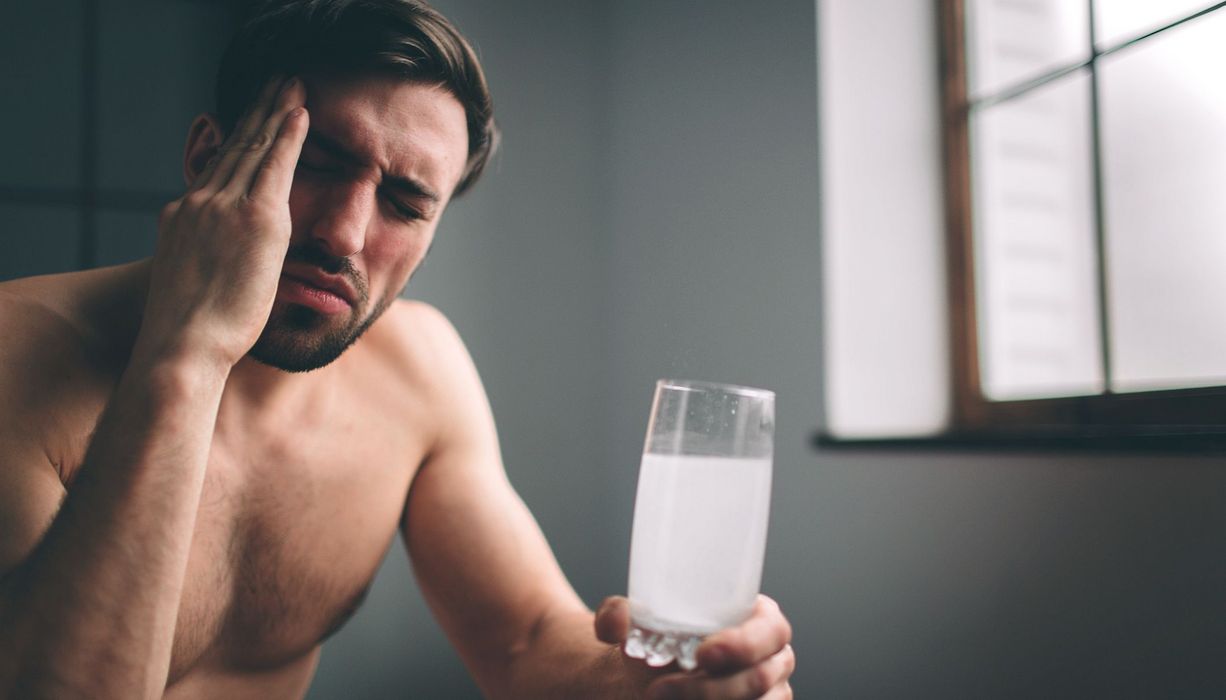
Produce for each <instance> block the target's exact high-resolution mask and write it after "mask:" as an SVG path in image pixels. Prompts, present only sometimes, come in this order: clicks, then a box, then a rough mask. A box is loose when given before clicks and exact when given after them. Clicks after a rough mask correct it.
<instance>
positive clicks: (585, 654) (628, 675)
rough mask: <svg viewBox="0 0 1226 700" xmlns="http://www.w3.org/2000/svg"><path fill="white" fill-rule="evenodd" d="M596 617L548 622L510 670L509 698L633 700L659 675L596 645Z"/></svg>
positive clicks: (579, 613) (575, 614)
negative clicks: (593, 630)
mask: <svg viewBox="0 0 1226 700" xmlns="http://www.w3.org/2000/svg"><path fill="white" fill-rule="evenodd" d="M593 619H594V617H593V615H592V613H591V612H588V611H586V610H567V611H565V612H559V613H555V614H552V615H548V616H546V617H545V618H544V619H542V621H541V624H540V625H538V628H537V630H536V633H535V634H534V635H533V639H532V641H531V643H530V644H529V645H528V646H527V647H526V648H525V649H524V650H523V652H522V653H520V654H519V655H518V656H517V658H516V659H515V661H514V663H513V664H512V668H511V681H510V683H509V686H510V687H508V688H507V689H506V691H507V692H506V693H505V694H503V695H500V696H499V697H506V698H542V699H548V700H554V699H557V700H564V699H570V698H592V699H593V700H630V699H631V698H641V697H642V696H643V690H644V689H645V688H646V687H647V684H648V683H650V682H651V680H652V679H653V678H654V677H655V676H656V675H659V673H658V672H656V671H653V670H652V669H649V668H647V667H645V666H644V665H643V664H642V663H639V662H635V661H634V660H632V659H628V658H626V657H625V655H623V654H622V653H621V649H620V648H619V647H617V646H615V645H611V644H605V643H603V642H601V641H599V640H597V639H596V638H595V636H594V634H593V632H592V627H593Z"/></svg>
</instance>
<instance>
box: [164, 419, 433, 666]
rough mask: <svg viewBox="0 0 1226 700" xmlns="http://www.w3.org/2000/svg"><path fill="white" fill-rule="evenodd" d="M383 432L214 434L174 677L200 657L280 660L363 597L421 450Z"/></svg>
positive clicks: (220, 661) (226, 662)
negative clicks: (282, 436) (264, 437)
mask: <svg viewBox="0 0 1226 700" xmlns="http://www.w3.org/2000/svg"><path fill="white" fill-rule="evenodd" d="M414 448H415V446H414V444H413V441H412V440H411V439H410V440H408V441H404V440H403V439H396V438H393V437H392V436H388V435H381V434H378V433H377V432H374V433H371V432H364V433H363V434H362V435H348V436H327V435H319V434H314V435H309V436H308V435H303V436H291V439H287V440H283V441H280V442H279V444H278V445H277V446H276V447H272V448H269V447H266V446H262V447H260V448H256V449H248V446H244V447H243V448H242V449H236V448H235V447H234V446H232V445H228V444H225V443H224V442H222V441H219V440H215V444H214V448H213V450H212V452H211V454H210V463H209V470H208V472H207V474H206V478H205V482H204V488H203V492H202V495H201V499H200V507H199V510H198V512H197V519H196V526H195V532H194V536H193V539H192V545H191V552H190V555H189V559H188V566H187V575H186V579H185V582H184V589H183V595H182V598H181V603H180V606H179V618H178V623H177V625H176V628H175V641H174V652H173V656H172V661H171V676H170V679H171V681H172V682H173V681H174V680H175V679H177V678H178V677H181V676H182V675H184V674H186V673H187V672H189V671H190V670H192V669H193V668H195V667H197V666H200V665H210V666H216V667H218V668H224V669H228V670H232V671H240V672H241V671H258V670H264V669H270V668H275V667H278V666H281V665H283V664H286V663H288V662H290V661H292V660H293V659H296V658H298V657H300V656H302V655H303V654H306V653H308V652H310V651H311V650H312V649H314V648H315V647H316V646H317V645H318V644H319V642H320V641H321V640H322V639H324V638H325V637H327V636H328V635H329V634H331V633H332V632H334V631H335V630H336V629H337V628H339V627H340V625H341V624H343V623H344V622H345V621H346V620H347V619H348V618H349V617H350V616H351V615H352V614H353V613H354V612H355V611H356V610H357V607H358V606H359V605H360V604H361V601H362V599H363V597H364V596H365V592H366V590H367V588H368V587H369V585H370V581H371V579H372V578H373V576H374V573H375V571H376V570H377V568H378V566H379V563H380V562H381V560H382V558H383V555H384V553H385V552H386V551H387V549H388V546H389V544H390V543H391V541H392V540H393V538H394V536H395V533H396V528H397V525H398V524H399V522H400V516H401V514H402V511H403V509H404V503H405V496H406V494H407V493H408V487H409V483H410V481H411V479H412V476H413V473H414V471H415V468H416V465H417V463H418V462H419V461H420V454H417V455H415V454H413V453H414V452H415V449H414Z"/></svg>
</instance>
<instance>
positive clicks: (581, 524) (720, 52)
mask: <svg viewBox="0 0 1226 700" xmlns="http://www.w3.org/2000/svg"><path fill="white" fill-rule="evenodd" d="M825 4H827V5H835V4H839V3H825ZM842 4H843V5H850V4H851V3H842ZM435 5H436V6H437V7H438V8H439V9H440V10H442V11H443V12H444V14H447V15H448V16H449V17H451V18H452V19H453V20H454V21H455V22H456V23H457V24H458V25H459V27H460V28H461V30H462V31H464V32H465V33H466V34H467V35H468V36H469V37H470V38H471V39H472V40H473V41H474V43H475V44H476V45H477V46H478V48H479V51H480V54H481V56H482V58H483V61H484V63H485V67H486V70H487V73H488V77H489V80H490V83H491V85H492V89H493V91H494V97H495V100H496V105H497V113H498V117H499V120H500V122H501V124H502V128H503V130H504V134H505V140H504V148H503V150H502V152H501V155H500V156H499V157H498V158H497V159H496V160H495V161H494V163H493V165H492V167H491V168H490V170H489V171H488V172H487V174H486V176H485V179H484V180H483V181H482V182H481V183H480V184H479V185H478V186H477V187H476V189H475V190H474V191H473V192H472V193H470V194H469V195H468V196H466V197H464V198H462V199H460V200H458V201H456V202H455V203H454V204H453V205H452V207H451V209H450V210H449V211H448V213H447V215H446V217H445V218H444V221H443V223H442V225H441V228H440V230H439V234H438V239H437V243H436V245H435V247H434V250H433V252H432V253H431V255H430V257H429V259H428V260H427V261H426V263H425V266H424V267H423V268H422V270H421V271H420V272H419V273H418V274H417V276H416V277H415V278H414V279H413V280H412V282H411V283H410V284H409V286H408V288H407V290H406V296H409V297H413V298H419V299H424V300H426V301H428V302H430V303H432V304H435V305H436V306H438V307H439V308H440V309H442V310H443V311H444V312H445V313H446V314H447V315H448V316H449V317H450V318H451V319H452V320H453V322H454V323H455V325H456V326H457V327H458V328H459V330H460V332H461V334H462V335H463V336H464V338H465V339H466V341H467V343H468V345H469V347H470V349H471V351H472V353H473V355H474V357H475V360H476V362H477V365H478V367H479V368H480V370H481V372H482V376H483V379H484V381H485V384H486V388H487V390H488V392H489V396H490V399H491V401H492V403H493V408H494V412H495V415H496V417H497V419H498V423H499V429H500V435H501V439H502V445H503V451H504V457H505V462H506V466H507V470H508V472H509V474H510V477H511V480H512V482H513V483H514V484H515V486H516V487H517V489H518V490H519V492H520V493H521V494H522V496H523V498H524V499H525V501H527V503H528V505H529V506H530V508H531V509H532V511H533V512H534V513H535V514H536V517H537V519H538V520H539V521H540V524H541V526H542V528H543V529H544V531H545V533H546V535H547V537H548V538H549V540H550V542H551V544H552V545H553V547H554V550H555V552H556V554H557V556H558V559H559V560H560V561H561V564H562V566H563V568H564V569H565V571H566V572H567V573H568V575H569V576H570V579H571V581H572V582H573V583H574V585H575V587H576V588H577V590H578V591H579V593H580V594H581V595H582V596H583V598H584V599H585V600H586V601H587V602H588V603H589V604H590V605H593V606H594V605H596V604H598V603H599V601H600V599H601V598H602V597H604V596H606V595H610V594H615V593H622V592H624V590H625V581H626V567H627V563H628V552H629V540H630V521H631V515H632V507H633V496H634V486H635V478H636V473H637V468H638V458H639V454H640V451H641V445H642V440H643V432H644V429H645V426H646V421H647V411H648V408H649V402H650V399H651V391H652V388H653V384H654V382H655V380H656V379H658V378H660V377H674V378H690V379H702V380H713V381H725V382H734V383H741V384H749V385H754V386H761V387H765V388H769V389H773V390H775V391H776V392H777V394H778V417H779V418H778V434H777V447H776V457H775V484H774V500H773V512H772V519H771V530H770V536H769V545H768V552H767V558H766V572H765V576H764V581H763V589H764V592H766V593H768V594H770V595H772V596H774V597H775V598H777V599H778V600H779V601H780V603H781V604H782V606H783V609H784V610H785V611H786V613H787V614H788V615H789V616H790V618H791V620H792V622H793V625H794V627H795V643H794V644H795V648H796V650H797V654H798V657H799V667H798V669H797V671H796V675H795V678H794V686H795V689H796V695H797V697H798V698H899V697H904V698H937V697H994V698H999V697H1036V696H1041V697H1221V696H1222V695H1223V693H1224V692H1226V670H1224V667H1223V664H1222V659H1223V658H1224V654H1226V594H1224V592H1226V557H1224V556H1223V552H1226V509H1224V508H1223V499H1226V469H1224V468H1223V463H1222V462H1223V460H1222V459H1221V458H1220V457H1214V456H1206V455H1188V454H1163V453H1148V454H1130V453H1127V452H1122V451H1116V452H1108V453H1103V452H1084V451H1071V450H1069V451H1053V450H1048V451H1035V450H1027V451H1018V450H1016V449H1006V448H1000V449H988V448H982V447H981V448H976V449H958V448H950V447H948V446H946V447H941V446H939V445H933V446H915V445H911V446H910V447H908V448H906V449H902V448H889V447H881V446H877V447H864V446H861V447H842V448H821V449H818V448H815V447H814V446H813V440H812V438H813V435H814V434H815V433H816V432H817V431H818V429H819V427H821V426H823V425H825V423H826V421H827V416H826V412H827V408H826V406H827V402H824V400H823V391H824V382H823V379H822V376H823V372H822V367H823V361H824V356H823V347H824V342H825V343H828V342H829V341H828V340H826V341H824V340H823V331H822V328H823V307H824V304H825V303H827V302H829V299H824V298H823V294H824V291H823V290H824V287H823V279H822V275H823V271H822V270H823V236H822V234H823V233H824V232H823V230H822V221H823V206H824V204H825V199H824V197H823V196H822V193H823V192H827V193H828V192H829V189H828V185H829V183H823V182H822V180H823V178H827V177H830V176H831V175H830V174H829V173H828V172H827V171H826V170H825V169H823V168H822V167H821V165H820V164H821V163H822V161H821V160H820V159H819V121H821V120H822V119H826V118H827V115H829V114H831V113H832V112H831V108H833V109H835V110H837V108H838V105H829V104H826V103H824V102H819V90H818V82H819V53H822V52H819V48H821V47H819V36H820V37H822V41H826V40H827V38H828V37H830V36H837V37H841V38H840V40H841V41H844V42H846V43H848V44H861V45H864V46H873V45H874V44H873V42H881V41H883V40H893V39H892V38H896V39H898V40H899V42H900V45H905V44H907V42H908V41H909V40H910V39H909V37H910V38H912V39H913V38H914V37H920V38H922V37H929V36H931V35H932V34H933V32H934V31H935V26H936V20H935V14H934V13H933V11H932V9H931V7H930V6H929V4H928V3H918V2H909V3H898V2H895V3H888V2H881V1H880V0H874V2H866V3H862V4H861V5H860V7H862V8H863V14H866V15H873V16H874V18H875V20H882V24H881V28H882V29H881V30H880V31H878V30H877V29H876V28H875V27H874V26H873V25H872V24H864V23H849V24H848V25H847V26H846V27H845V28H843V29H841V30H839V31H838V32H837V33H834V34H832V33H831V32H834V31H835V30H836V29H840V28H837V27H829V26H822V27H821V30H820V31H819V21H818V19H819V17H821V18H823V21H825V18H827V17H829V16H831V15H829V14H828V13H827V8H825V7H823V3H822V2H821V0H819V2H818V3H817V4H816V5H815V3H814V0H771V1H770V2H762V3H745V2H733V1H732V0H706V1H704V2H698V1H696V0H690V1H685V0H619V1H617V2H610V1H603V0H517V1H516V2H513V3H512V2H495V1H493V0H438V2H436V3H435ZM235 7H236V5H235V4H233V3H223V2H208V1H205V0H46V1H44V2H37V3H33V2H28V3H9V4H6V5H5V6H4V7H3V8H2V9H0V56H2V58H3V60H0V94H3V95H4V98H3V99H4V109H3V110H2V111H0V246H2V247H0V277H3V278H12V277H17V276H25V275H32V274H40V273H48V272H55V271H64V270H71V269H78V268H82V267H90V266H94V265H105V264H114V263H118V262H121V261H126V260H131V259H135V258H138V257H142V256H144V255H147V254H148V253H149V251H150V249H151V245H152V241H153V236H154V225H155V223H154V222H155V217H156V213H157V211H158V209H159V208H160V207H161V206H162V204H164V203H165V202H167V201H169V200H170V199H173V198H174V197H176V196H178V193H179V191H180V189H181V187H182V177H181V174H180V173H181V156H180V154H181V151H182V147H183V140H184V138H185V136H186V130H187V127H188V124H189V122H190V120H191V118H192V117H193V116H194V115H195V114H196V113H197V112H199V111H204V110H208V109H210V108H211V89H212V88H211V81H212V75H213V72H214V69H215V64H216V61H217V59H218V57H219V55H220V51H221V47H222V45H223V43H224V41H225V38H226V34H227V31H228V29H229V27H231V26H232V22H233V17H234V9H235ZM873 13H876V14H875V15H874V14H873ZM891 13H893V14H891ZM890 17H894V21H892V22H891V21H889V20H890ZM891 37H892V38H891ZM878 45H879V44H878ZM823 51H824V49H823ZM822 55H823V56H824V55H825V54H824V53H822ZM823 60H824V59H823ZM873 60H874V61H875V63H874V64H873V65H874V68H875V69H877V70H878V71H879V72H881V73H884V74H893V75H899V76H903V77H904V78H905V77H906V76H908V75H911V73H913V72H915V71H919V72H920V73H921V74H923V75H927V76H928V77H927V78H926V80H928V81H929V82H932V83H935V80H936V78H935V77H934V76H935V74H936V73H935V70H936V69H935V57H932V59H931V62H929V63H925V62H923V61H919V62H916V61H914V60H912V59H910V58H908V57H907V56H906V55H905V54H900V55H899V56H892V55H891V54H890V53H889V52H888V51H885V52H874V54H873ZM821 74H822V75H823V76H825V75H826V74H825V72H824V71H822V72H821ZM863 79H864V80H872V79H873V78H872V77H871V76H867V77H864V78H863ZM925 84H926V83H925ZM840 85H842V86H843V87H846V88H847V90H848V91H849V92H848V94H851V95H854V94H856V91H857V90H860V89H869V88H871V85H868V84H856V83H854V82H852V83H840ZM840 89H842V88H840ZM822 94H823V100H826V99H834V97H833V95H838V94H843V93H838V92H833V93H831V92H827V91H826V90H825V89H823V92H822ZM848 99H851V98H848ZM933 99H934V102H933V104H935V98H933ZM819 115H820V118H819ZM862 116H863V117H864V118H865V119H866V120H867V123H870V124H877V123H882V124H884V125H885V127H884V128H888V127H889V126H890V125H894V126H903V127H905V126H906V125H908V124H910V123H912V122H911V121H909V120H911V119H912V118H913V116H914V115H910V114H907V113H905V112H898V113H895V112H889V111H886V112H881V113H874V114H868V113H864V114H863V115H862ZM930 117H931V115H926V116H925V115H919V117H917V118H930ZM916 123H918V122H916ZM933 139H934V141H933V144H932V147H933V150H935V148H936V145H937V144H936V141H935V139H936V136H935V135H934V136H933ZM891 144H892V142H889V141H888V140H887V141H883V142H881V143H880V144H878V145H879V148H880V149H881V151H882V152H874V153H868V152H866V153H864V154H863V162H864V163H865V164H866V166H865V167H868V164H871V163H875V162H878V161H880V159H881V158H886V159H887V160H888V158H889V157H890V156H891V153H892V151H891V150H890V149H891V148H892V145H891ZM898 155H902V156H905V155H906V154H905V153H899V154H898ZM847 157H849V158H851V162H852V163H853V168H854V163H855V162H857V161H856V158H860V157H861V156H858V155H856V154H855V153H853V154H852V155H851V156H847ZM874 159H876V160H874ZM878 174H879V175H880V178H879V180H878V179H876V178H877V177H878V176H877V175H873V174H872V173H861V174H860V177H861V179H862V180H866V181H868V183H869V185H868V187H869V188H870V189H869V190H868V191H869V192H870V193H871V197H870V198H869V199H868V200H865V201H863V202H861V203H860V206H861V207H862V209H861V211H862V214H863V216H865V217H872V216H874V215H875V214H876V213H877V212H878V211H879V210H891V208H892V207H894V206H895V204H896V203H897V202H899V201H902V200H905V199H907V198H908V197H911V196H912V195H913V194H914V192H915V191H919V190H915V189H912V187H914V188H920V189H922V188H924V187H930V186H931V183H925V182H913V183H911V184H908V183H906V182H902V183H900V182H898V181H897V179H896V178H894V179H892V178H891V177H890V176H889V175H890V173H889V169H888V168H885V169H883V170H881V171H879V172H878ZM938 175H939V173H938ZM874 182H876V183H877V184H875V185H874V184H873V183H874ZM823 185H827V187H823ZM873 187H875V189H872V188H873ZM850 216H851V217H852V219H854V218H855V216H856V211H852V213H851V214H850ZM908 226H909V224H908V222H907V221H906V220H905V217H904V218H903V219H902V220H900V221H899V222H898V228H897V231H896V232H897V233H898V234H900V235H901V234H905V233H906V232H907V230H908ZM880 245H881V246H882V248H881V249H882V250H883V251H887V250H888V249H889V246H890V243H889V241H888V240H883V241H882V242H881V243H880ZM882 284H883V285H885V287H888V286H889V285H891V284H893V283H892V282H890V281H889V280H886V281H885V282H883V283H882ZM900 303H903V302H900ZM900 308H901V307H900ZM855 320H856V322H857V323H859V324H860V325H866V326H872V325H874V324H884V323H889V324H894V323H895V322H894V321H890V320H889V319H888V318H886V317H879V316H875V315H872V314H869V313H868V312H862V314H861V315H860V316H856V317H855ZM1219 320H1220V319H1219V318H1205V319H1204V321H1205V322H1206V323H1213V322H1216V321H1219ZM900 344H902V345H906V341H905V340H904V341H902V342H901V343H900ZM864 371H866V372H869V373H872V372H873V368H872V367H871V366H869V367H867V368H866V369H865V370H864ZM925 372H926V369H925V367H924V365H923V364H922V363H920V364H915V365H912V367H911V369H910V373H911V374H914V375H917V376H916V378H917V379H920V380H922V379H923V376H920V375H923V374H924V373H925ZM889 404H890V400H889V399H888V398H887V399H885V400H882V401H880V405H879V408H880V410H881V411H883V412H886V413H888V412H889V411H890V410H891V406H890V405H889ZM309 697H311V698H321V699H322V698H340V697H343V698H388V697H412V698H448V699H451V698H455V699H461V698H476V697H479V695H478V693H477V691H476V688H475V686H474V685H473V683H472V682H471V681H470V680H469V679H468V677H467V675H466V673H465V671H464V668H463V667H462V665H461V664H460V663H459V661H458V660H457V658H456V656H455V655H454V653H453V652H452V651H451V649H450V647H449V646H448V644H447V642H446V640H445V639H444V638H443V636H442V634H441V633H440V631H439V630H438V628H437V626H436V625H435V623H434V622H433V620H432V619H431V616H430V613H429V611H428V610H427V609H426V607H425V606H424V604H423V603H422V601H421V599H420V596H419V594H418V593H417V591H416V589H415V585H414V582H413V579H412V574H411V572H410V570H409V566H408V563H407V560H406V557H405V554H404V551H403V548H402V547H400V546H394V547H393V549H392V550H391V551H390V552H389V555H388V557H387V561H386V563H385V565H384V567H383V569H382V571H381V572H380V574H379V577H378V579H377V582H376V584H375V587H374V589H373V591H372V592H371V595H370V597H369V599H368V600H367V601H366V603H365V605H364V607H363V608H362V609H361V611H360V612H359V613H358V615H357V616H356V617H355V618H354V619H353V620H352V621H350V622H349V624H348V625H347V626H346V627H345V628H344V629H343V630H342V631H341V632H340V633H339V634H338V635H337V636H335V637H334V638H333V639H331V640H330V641H329V642H328V643H327V644H326V646H325V650H324V654H323V659H322V662H321V665H320V668H319V672H318V675H317V678H316V682H315V684H314V686H313V688H312V690H311V693H310V696H309Z"/></svg>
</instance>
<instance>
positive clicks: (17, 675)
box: [0, 358, 227, 698]
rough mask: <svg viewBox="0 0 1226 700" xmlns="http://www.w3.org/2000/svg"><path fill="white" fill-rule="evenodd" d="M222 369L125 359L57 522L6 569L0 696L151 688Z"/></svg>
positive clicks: (119, 693) (168, 642)
mask: <svg viewBox="0 0 1226 700" xmlns="http://www.w3.org/2000/svg"><path fill="white" fill-rule="evenodd" d="M226 374H227V373H226V371H223V370H221V369H219V368H214V367H209V366H207V365H202V364H200V363H189V362H184V361H176V362H166V361H156V362H155V361H143V360H140V359H138V358H137V359H134V360H133V364H132V365H130V366H129V368H128V370H127V371H126V372H125V373H124V375H123V378H122V379H121V381H120V383H119V386H118V387H117V389H116V391H115V394H114V395H113V397H112V399H111V401H110V403H109V404H108V406H107V409H106V410H105V411H104V413H103V416H102V419H101V420H100V422H99V425H98V427H97V430H96V431H95V434H94V436H93V439H92V441H91V442H90V446H89V449H88V451H87V454H86V456H85V460H84V463H83V464H82V465H81V467H80V470H79V471H78V473H77V476H76V478H75V480H74V481H73V483H72V487H71V489H70V490H69V493H68V495H67V497H66V498H65V500H64V503H63V506H62V508H61V509H60V512H59V514H58V515H57V516H56V518H55V521H54V522H53V523H52V524H51V526H50V528H49V529H48V531H47V533H46V536H45V537H44V538H43V540H42V541H41V543H40V544H39V545H38V547H37V548H36V549H35V550H34V551H33V552H32V553H31V555H30V557H29V558H28V559H27V560H26V561H25V562H24V563H23V564H22V565H21V566H20V567H18V568H17V569H16V570H14V571H13V572H11V573H10V574H9V576H7V577H6V579H7V580H6V585H5V586H4V587H3V594H2V595H3V599H2V600H0V622H2V623H3V624H0V630H3V631H2V632H0V635H2V639H0V644H2V645H3V647H4V648H3V649H0V651H3V652H5V654H4V655H5V656H7V662H5V663H4V664H3V666H2V667H0V695H3V696H5V697H7V696H9V695H12V696H15V697H23V698H24V697H52V696H53V697H57V698H59V697H90V698H108V697H117V698H118V697H122V698H133V697H151V696H152V697H158V696H160V694H161V692H162V690H163V689H164V687H165V682H166V675H167V671H168V668H169V664H170V653H171V647H172V642H173V636H174V626H175V619H176V616H177V613H178V607H179V598H180V594H181V592H182V587H183V579H184V574H185V570H186V565H187V557H188V553H189V550H190V546H191V539H192V532H193V530H194V527H195V518H196V510H197V507H198V504H199V500H200V492H201V488H202V485H203V477H204V472H205V468H206V465H207V462H208V453H209V446H210V444H211V440H212V433H213V427H214V424H215V422H216V418H217V410H218V405H219V403H220V398H221V393H222V390H223V389H224V386H225V378H226ZM6 690H9V691H11V692H10V693H9V694H5V693H4V692H3V691H6Z"/></svg>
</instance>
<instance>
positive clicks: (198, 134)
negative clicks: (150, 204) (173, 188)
mask: <svg viewBox="0 0 1226 700" xmlns="http://www.w3.org/2000/svg"><path fill="white" fill-rule="evenodd" d="M224 142H225V134H224V133H223V132H222V130H221V123H220V122H218V121H217V117H215V116H213V115H212V114H201V115H200V116H198V117H196V119H195V121H193V122H192V127H191V129H189V130H188V132H187V145H186V146H184V148H183V181H184V182H185V183H186V184H187V186H188V187H191V186H192V183H194V182H196V178H198V177H200V173H202V172H204V168H205V166H207V165H208V163H209V161H210V160H212V158H213V157H214V156H216V155H217V152H218V150H219V149H220V148H221V144H222V143H224Z"/></svg>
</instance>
